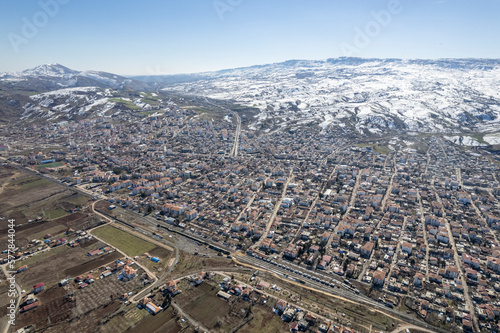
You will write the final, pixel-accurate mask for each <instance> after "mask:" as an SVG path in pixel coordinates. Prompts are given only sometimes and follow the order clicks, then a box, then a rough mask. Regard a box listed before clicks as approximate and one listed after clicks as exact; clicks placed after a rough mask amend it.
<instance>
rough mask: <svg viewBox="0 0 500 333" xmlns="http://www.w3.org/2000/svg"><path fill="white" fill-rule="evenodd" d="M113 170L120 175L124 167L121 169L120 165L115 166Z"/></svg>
mask: <svg viewBox="0 0 500 333" xmlns="http://www.w3.org/2000/svg"><path fill="white" fill-rule="evenodd" d="M113 172H114V173H115V175H119V174H121V173H122V169H120V168H119V167H114V168H113Z"/></svg>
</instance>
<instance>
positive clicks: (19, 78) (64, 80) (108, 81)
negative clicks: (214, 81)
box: [0, 64, 152, 92]
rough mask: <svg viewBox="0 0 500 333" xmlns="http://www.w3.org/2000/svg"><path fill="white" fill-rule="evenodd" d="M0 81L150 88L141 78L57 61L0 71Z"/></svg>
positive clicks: (43, 86) (47, 86)
mask: <svg viewBox="0 0 500 333" xmlns="http://www.w3.org/2000/svg"><path fill="white" fill-rule="evenodd" d="M0 83H3V84H5V85H9V87H11V88H15V89H23V90H28V89H29V90H32V91H38V92H46V91H51V90H55V89H61V88H68V87H91V86H93V87H100V88H112V89H133V90H141V91H149V90H152V86H151V85H149V84H147V83H144V82H142V81H137V80H133V79H130V78H125V77H123V76H119V75H115V74H111V73H106V72H98V71H76V70H72V69H69V68H67V67H65V66H63V65H60V64H45V65H40V66H37V67H35V68H31V69H27V70H24V71H22V72H7V73H0Z"/></svg>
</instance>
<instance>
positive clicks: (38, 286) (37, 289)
mask: <svg viewBox="0 0 500 333" xmlns="http://www.w3.org/2000/svg"><path fill="white" fill-rule="evenodd" d="M42 290H45V283H43V282H41V283H38V284H35V285H34V286H33V293H34V294H37V293H39V292H41V291H42Z"/></svg>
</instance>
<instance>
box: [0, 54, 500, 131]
mask: <svg viewBox="0 0 500 333" xmlns="http://www.w3.org/2000/svg"><path fill="white" fill-rule="evenodd" d="M82 87H92V88H85V89H83V88H82ZM0 88H1V89H2V90H3V91H4V93H3V94H0V102H2V103H1V104H0V106H2V105H4V106H5V105H7V106H9V107H10V108H11V109H13V110H17V116H18V117H19V118H22V119H37V118H45V119H51V120H52V121H53V120H54V119H59V120H68V119H72V118H71V116H70V115H71V114H75V113H77V114H78V115H79V117H86V116H88V117H93V116H113V114H115V113H116V112H122V111H123V108H125V109H126V108H127V107H129V109H132V110H133V111H141V109H144V108H148V107H151V104H152V103H151V100H149V102H150V103H148V101H146V102H144V101H143V100H141V99H140V97H141V96H139V95H136V97H137V98H136V99H134V98H130V97H131V96H129V95H130V94H131V92H134V91H135V92H138V91H142V92H151V91H153V89H154V90H156V91H157V92H159V93H161V91H164V92H169V93H175V94H177V95H196V96H206V97H209V98H212V99H216V100H231V101H233V102H236V103H238V104H241V105H244V106H246V107H249V108H254V109H255V112H254V114H256V116H252V118H251V119H247V120H248V123H247V124H248V125H247V127H248V128H249V129H252V130H258V131H264V132H269V131H280V130H283V131H284V130H286V131H289V130H292V131H293V130H298V129H300V128H301V127H303V126H307V127H309V128H316V129H317V130H318V131H322V130H324V129H327V128H330V127H334V128H335V127H338V128H339V129H344V130H346V129H349V130H350V131H352V132H353V133H357V134H359V135H369V136H377V135H384V134H387V133H402V132H437V133H455V134H457V135H462V134H467V133H477V132H479V133H489V132H495V131H498V128H499V121H500V89H499V88H500V60H499V59H491V60H489V59H441V60H401V59H360V58H337V59H328V60H323V61H319V60H290V61H286V62H282V63H275V64H268V65H258V66H251V67H245V68H235V69H228V70H222V71H216V72H207V73H198V74H183V75H168V76H140V77H133V78H125V77H123V76H119V75H114V74H110V73H105V72H96V71H75V70H72V69H69V68H67V67H64V66H62V65H59V64H52V65H42V66H38V67H36V68H33V69H29V70H25V71H23V72H20V73H3V74H0ZM159 88H161V89H162V90H161V91H160V90H158V89H159ZM7 91H11V92H15V93H16V94H17V98H15V97H14V98H13V97H9V98H7V94H5V92H7ZM26 91H29V92H30V95H31V96H27V95H26V94H24V93H23V92H26ZM0 92H1V91H0ZM120 96H121V97H124V98H126V101H127V103H125V102H123V101H122V102H123V103H121V104H120V105H119V106H121V108H120V107H116V102H117V101H116V97H120ZM132 97H133V96H132ZM150 97H151V96H150ZM113 98H115V99H114V100H113ZM110 99H111V100H110ZM128 102H130V103H128ZM113 103H114V104H115V105H113ZM153 104H154V103H153ZM148 105H149V106H148ZM130 106H132V107H131V108H130ZM0 109H4V108H0ZM13 110H11V111H10V112H13ZM2 112H4V111H3V110H2Z"/></svg>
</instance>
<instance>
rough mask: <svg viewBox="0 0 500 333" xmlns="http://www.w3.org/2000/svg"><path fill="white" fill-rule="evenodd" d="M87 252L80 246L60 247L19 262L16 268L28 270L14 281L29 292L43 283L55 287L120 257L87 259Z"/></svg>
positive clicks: (115, 254) (105, 256)
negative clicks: (65, 280)
mask: <svg viewBox="0 0 500 333" xmlns="http://www.w3.org/2000/svg"><path fill="white" fill-rule="evenodd" d="M87 252H88V250H87V249H83V248H81V247H80V246H76V247H69V246H66V245H61V246H58V247H55V248H51V249H50V250H49V251H47V252H45V253H40V254H37V255H35V256H33V257H29V258H28V259H26V260H24V261H19V262H17V263H16V264H17V265H18V266H20V265H28V269H27V270H25V271H23V272H21V273H19V274H17V275H16V281H17V282H18V283H19V284H20V285H21V286H22V288H24V289H25V290H26V291H30V290H31V287H32V286H33V285H34V284H37V283H39V282H44V283H45V285H46V286H47V287H50V286H52V285H57V283H58V282H59V281H60V280H61V279H64V278H67V277H74V276H77V275H81V274H84V273H85V272H88V271H90V270H92V269H96V268H98V267H100V266H102V265H103V264H106V263H109V262H112V261H114V260H116V259H117V258H119V257H121V255H120V254H119V253H116V252H114V253H110V254H105V255H102V256H99V257H89V256H87Z"/></svg>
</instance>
